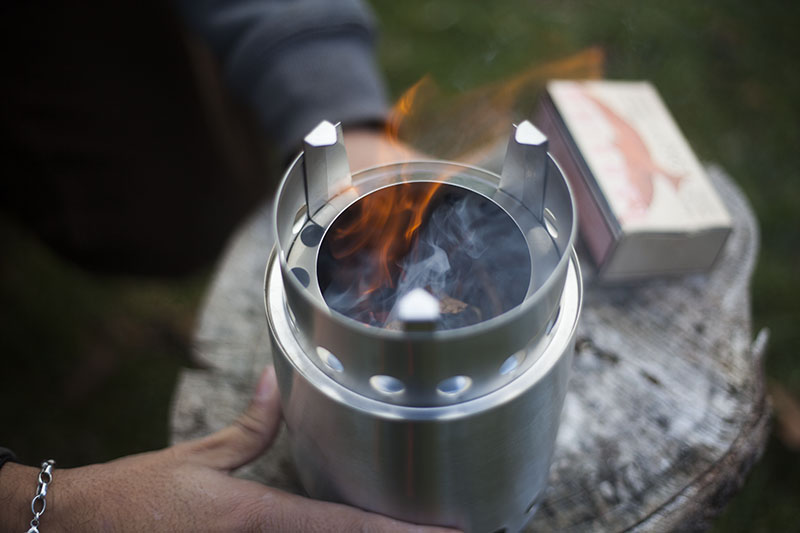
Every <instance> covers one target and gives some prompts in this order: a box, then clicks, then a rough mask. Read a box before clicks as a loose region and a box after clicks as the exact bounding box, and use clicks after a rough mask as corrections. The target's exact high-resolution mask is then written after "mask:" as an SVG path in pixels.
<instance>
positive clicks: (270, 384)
mask: <svg viewBox="0 0 800 533" xmlns="http://www.w3.org/2000/svg"><path fill="white" fill-rule="evenodd" d="M274 388H275V367H273V366H271V365H270V366H268V367H267V368H265V369H264V371H263V372H262V373H261V378H260V379H259V380H258V386H257V387H256V393H255V396H254V399H255V401H257V402H259V403H263V402H265V401H266V400H267V399H268V398H269V397H270V395H272V391H273V389H274Z"/></svg>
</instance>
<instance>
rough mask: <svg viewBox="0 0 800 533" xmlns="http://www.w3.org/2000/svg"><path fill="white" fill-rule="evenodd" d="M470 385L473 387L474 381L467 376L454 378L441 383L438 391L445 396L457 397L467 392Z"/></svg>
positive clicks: (437, 388)
mask: <svg viewBox="0 0 800 533" xmlns="http://www.w3.org/2000/svg"><path fill="white" fill-rule="evenodd" d="M470 385H472V380H471V379H470V378H468V377H467V376H453V377H452V378H447V379H445V380H443V381H442V382H441V383H439V386H438V387H436V390H437V391H438V392H439V394H443V395H445V396H456V395H458V394H461V393H462V392H464V391H465V390H467V389H468V388H469V386H470Z"/></svg>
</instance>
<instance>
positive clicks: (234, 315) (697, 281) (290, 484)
mask: <svg viewBox="0 0 800 533" xmlns="http://www.w3.org/2000/svg"><path fill="white" fill-rule="evenodd" d="M708 172H709V175H710V176H711V178H712V181H713V182H714V184H715V185H716V187H717V189H718V191H719V193H720V195H721V196H722V198H723V200H724V201H725V203H726V205H727V207H728V209H729V211H730V212H731V214H732V215H733V219H734V231H733V233H732V235H731V237H730V239H729V241H728V242H727V244H726V246H725V249H724V252H723V255H722V257H720V259H719V261H718V264H717V265H716V267H715V268H714V270H713V271H712V272H711V273H710V274H708V275H694V276H687V277H682V278H678V279H670V280H654V281H649V282H646V283H641V284H639V285H636V286H633V287H624V288H623V287H618V288H599V287H593V286H591V283H589V284H587V287H586V291H585V303H584V308H583V313H582V315H581V319H580V325H579V327H578V339H577V347H576V352H575V359H574V364H573V371H572V378H571V381H570V387H569V392H568V394H567V398H566V402H565V406H564V411H563V415H562V422H561V428H560V430H559V435H558V440H557V444H556V451H555V456H554V459H553V464H552V468H551V472H550V485H549V488H548V489H547V493H546V496H545V499H544V501H543V503H542V506H541V508H540V509H539V511H538V512H537V514H536V515H535V516H534V518H533V520H532V522H531V523H530V524H529V525H528V527H527V530H530V531H603V532H610V531H623V530H624V531H629V530H632V531H674V530H680V531H695V530H704V529H706V528H708V527H709V525H710V523H711V520H712V519H713V518H714V516H716V514H717V513H718V512H719V511H720V510H721V509H722V508H723V507H724V505H725V504H726V502H727V501H728V500H729V499H730V497H731V496H732V495H733V493H734V492H735V491H736V490H737V489H738V488H739V487H740V486H741V484H742V482H743V479H744V476H745V474H746V473H747V471H748V470H749V469H750V467H751V466H752V465H753V463H754V462H755V461H756V460H757V459H758V458H759V456H760V454H761V452H762V450H763V446H764V443H765V440H766V436H767V429H768V428H767V426H768V419H769V405H768V402H767V400H766V396H765V385H764V375H763V372H762V356H763V353H764V347H765V344H766V333H764V332H762V333H761V334H759V335H758V336H757V337H756V339H755V341H753V340H752V334H751V318H750V298H749V282H750V277H751V274H752V271H753V267H754V263H755V258H756V253H757V248H758V228H757V225H756V222H755V219H754V217H753V213H752V210H751V209H750V207H749V205H748V203H747V200H746V199H745V197H744V196H743V194H742V193H741V191H740V190H739V189H738V188H737V187H736V186H735V185H734V184H733V182H732V181H731V180H730V178H729V177H727V176H726V175H725V174H724V172H723V171H722V170H720V169H719V168H717V167H714V166H709V168H708ZM271 248H272V234H271V228H270V222H269V208H268V206H264V207H263V208H262V209H261V210H260V211H259V212H258V213H256V214H255V215H254V216H253V217H252V219H251V220H250V221H249V222H248V223H247V224H246V225H245V226H244V227H243V228H242V229H241V230H240V231H239V232H238V234H237V235H235V237H234V238H233V239H232V241H231V242H230V245H229V247H228V249H227V251H226V253H225V255H224V257H223V259H222V261H221V262H220V264H219V266H218V270H217V273H216V276H215V279H214V282H213V283H212V285H211V287H210V290H209V292H208V295H207V298H206V302H205V305H204V307H203V310H202V313H201V316H200V319H199V324H198V327H197V330H196V333H195V339H194V349H195V355H196V358H197V360H198V361H199V364H200V366H201V367H202V369H191V370H188V369H187V370H184V371H183V372H182V374H181V376H180V378H179V381H178V384H177V389H176V393H175V398H174V402H173V406H172V419H171V428H172V436H173V440H174V441H175V442H178V441H183V440H187V439H191V438H195V437H199V436H203V435H207V434H208V433H210V432H212V431H215V430H217V429H220V428H222V427H224V426H226V425H227V424H229V423H230V422H231V421H232V420H233V419H234V418H235V417H236V416H237V414H238V413H239V412H240V411H241V410H243V409H244V408H245V406H246V404H247V402H248V400H249V396H250V392H251V390H252V388H253V387H254V384H255V381H256V379H257V378H258V375H259V373H260V371H261V369H262V368H263V367H264V365H266V364H268V363H270V362H271V354H270V343H269V338H268V333H267V325H266V319H265V314H264V304H263V279H264V270H265V267H266V264H267V259H268V257H269V254H270V251H271ZM237 475H239V476H241V477H246V478H249V479H254V480H258V481H261V482H264V483H266V484H268V485H271V486H275V487H279V488H282V489H285V490H289V491H293V492H298V493H300V492H301V491H302V489H301V488H300V485H299V483H298V480H297V477H296V475H295V471H294V467H293V465H292V460H291V457H290V454H289V449H288V443H287V441H286V437H285V432H282V433H281V436H280V437H279V438H278V440H277V442H276V444H275V446H274V447H273V448H272V449H271V450H270V452H269V453H268V454H266V455H265V456H264V457H262V458H261V459H259V460H257V461H256V462H254V463H252V464H251V465H248V466H247V467H245V468H243V469H242V470H241V471H239V472H237Z"/></svg>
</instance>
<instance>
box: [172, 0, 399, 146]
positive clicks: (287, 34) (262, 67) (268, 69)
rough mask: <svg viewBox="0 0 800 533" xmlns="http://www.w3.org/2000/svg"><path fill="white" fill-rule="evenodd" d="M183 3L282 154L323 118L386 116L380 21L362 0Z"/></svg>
mask: <svg viewBox="0 0 800 533" xmlns="http://www.w3.org/2000/svg"><path fill="white" fill-rule="evenodd" d="M178 6H179V8H180V9H179V10H180V12H181V14H182V15H183V18H184V20H185V21H186V23H187V25H188V26H189V28H190V29H191V30H193V31H194V32H196V33H198V34H199V35H200V36H201V37H202V38H203V39H204V40H205V41H207V42H208V44H209V45H210V46H211V48H212V49H213V50H214V52H215V53H216V54H217V56H218V57H219V58H220V60H221V62H222V67H223V71H224V75H225V78H226V79H227V81H228V84H229V85H230V86H231V88H232V89H233V90H234V91H236V92H237V93H238V94H240V95H241V96H243V97H244V98H245V99H246V100H247V101H248V102H250V103H251V104H252V105H253V106H254V108H255V109H256V110H257V112H258V114H259V116H260V118H261V121H262V124H263V126H264V129H265V131H266V133H267V135H269V136H270V138H271V139H273V140H274V141H275V142H276V144H277V145H278V147H279V149H280V150H281V153H283V154H287V155H288V154H290V153H291V152H292V151H293V150H297V149H298V148H299V144H300V141H301V139H302V138H303V136H304V135H305V134H306V133H307V132H308V131H310V130H311V129H312V128H313V127H314V126H316V125H317V123H318V122H319V121H321V120H323V119H327V120H330V121H332V122H337V121H341V122H342V123H344V124H354V123H364V122H372V121H380V120H383V119H384V118H385V115H386V111H387V104H386V96H385V89H384V86H383V82H382V79H381V77H380V76H379V74H378V72H377V69H376V66H375V57H374V40H375V24H374V20H373V18H372V16H371V14H370V13H369V11H368V10H367V8H366V6H365V5H364V4H363V3H362V2H361V1H360V0H178Z"/></svg>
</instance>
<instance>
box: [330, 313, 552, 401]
mask: <svg viewBox="0 0 800 533" xmlns="http://www.w3.org/2000/svg"><path fill="white" fill-rule="evenodd" d="M559 314H561V308H560V307H559V308H558V310H557V311H556V315H555V316H554V317H553V319H552V320H551V321H550V322H549V323H548V324H547V330H546V334H547V335H550V333H551V332H552V331H553V327H554V326H555V323H556V321H558V316H559ZM317 355H318V356H319V359H320V361H322V363H323V364H324V365H325V366H326V367H327V368H328V369H329V370H331V371H332V372H336V373H337V374H339V373H341V372H343V371H344V366H343V365H342V362H341V361H339V358H338V357H336V356H335V355H333V354H332V353H331V352H330V350H328V349H327V348H323V347H322V346H317ZM525 355H526V354H525V350H520V351H518V352H516V353H514V354H513V355H511V356H510V357H508V358H507V359H506V360H505V361H503V364H502V365H500V370H499V372H500V375H503V376H506V375H508V374H511V373H513V372H514V371H515V370H517V369H518V368H519V366H520V364H522V361H523V360H524V359H525ZM369 384H370V385H371V386H372V388H373V389H375V390H376V391H378V392H380V393H381V394H385V395H387V396H396V395H398V394H401V393H402V392H403V391H405V390H406V387H405V385H404V384H403V382H402V381H400V380H399V379H397V378H395V377H392V376H386V375H383V374H379V375H376V376H372V377H371V378H370V379H369ZM471 385H472V378H470V377H468V376H453V377H451V378H447V379H444V380H442V381H441V382H440V383H439V385H438V386H437V387H436V391H437V392H438V393H439V394H441V395H443V396H448V397H454V396H458V395H460V394H463V393H464V392H465V391H466V390H467V389H469V388H470V386H471Z"/></svg>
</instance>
